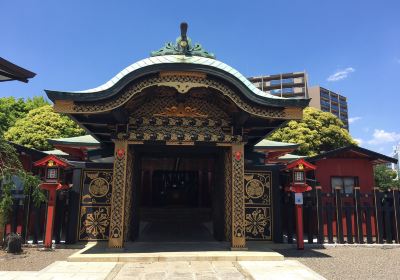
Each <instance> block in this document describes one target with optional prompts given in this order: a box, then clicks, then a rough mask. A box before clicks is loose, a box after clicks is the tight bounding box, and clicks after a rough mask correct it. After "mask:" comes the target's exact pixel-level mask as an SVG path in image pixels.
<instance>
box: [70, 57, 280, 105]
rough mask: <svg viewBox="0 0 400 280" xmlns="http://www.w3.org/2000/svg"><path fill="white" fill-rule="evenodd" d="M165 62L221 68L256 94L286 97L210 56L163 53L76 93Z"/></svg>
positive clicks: (110, 84)
mask: <svg viewBox="0 0 400 280" xmlns="http://www.w3.org/2000/svg"><path fill="white" fill-rule="evenodd" d="M167 63H171V64H173V63H188V64H197V65H205V66H210V67H214V68H216V69H219V70H223V71H225V72H227V73H229V74H231V75H233V76H234V77H236V78H237V79H238V80H240V81H241V82H242V83H243V84H244V85H245V86H246V87H247V88H249V89H250V90H251V91H252V92H253V93H254V94H256V95H259V96H263V97H268V98H274V99H286V98H282V97H278V96H275V95H272V94H268V93H265V92H263V91H261V90H259V89H258V88H257V87H256V86H254V85H253V83H252V82H250V81H249V80H248V79H247V78H246V77H244V76H243V75H242V74H240V73H239V71H237V70H236V69H234V68H232V67H231V66H229V65H227V64H225V63H223V62H221V61H218V60H215V59H211V58H206V57H200V56H184V55H163V56H154V57H149V58H145V59H142V60H140V61H138V62H135V63H133V64H132V65H129V66H128V67H126V68H125V69H124V70H122V71H121V72H119V73H118V74H117V75H116V76H115V77H114V78H112V79H111V80H109V81H108V82H107V83H105V84H103V85H101V86H98V87H96V88H92V89H88V90H84V91H77V93H94V92H98V91H103V90H107V89H109V88H111V87H112V86H113V85H115V84H116V83H117V82H118V81H119V80H121V79H122V78H123V77H125V76H126V75H128V74H129V73H131V72H134V71H136V70H138V69H140V68H143V67H147V66H150V65H156V64H167Z"/></svg>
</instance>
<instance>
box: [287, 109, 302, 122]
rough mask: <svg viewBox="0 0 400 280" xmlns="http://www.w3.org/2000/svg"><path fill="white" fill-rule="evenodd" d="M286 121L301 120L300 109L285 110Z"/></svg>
mask: <svg viewBox="0 0 400 280" xmlns="http://www.w3.org/2000/svg"><path fill="white" fill-rule="evenodd" d="M284 112H285V116H286V119H293V120H301V119H302V118H303V109H302V108H285V110H284Z"/></svg>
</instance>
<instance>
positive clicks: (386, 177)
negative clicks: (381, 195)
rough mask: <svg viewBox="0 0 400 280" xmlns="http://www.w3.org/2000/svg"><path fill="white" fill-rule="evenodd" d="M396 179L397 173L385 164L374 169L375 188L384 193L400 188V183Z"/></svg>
mask: <svg viewBox="0 0 400 280" xmlns="http://www.w3.org/2000/svg"><path fill="white" fill-rule="evenodd" d="M396 177H397V173H396V172H395V171H394V170H392V169H390V168H387V167H386V166H385V165H383V164H380V165H376V166H375V168H374V178H375V186H376V187H378V188H380V189H381V190H383V191H386V190H389V189H393V188H400V181H399V180H398V179H397V178H396Z"/></svg>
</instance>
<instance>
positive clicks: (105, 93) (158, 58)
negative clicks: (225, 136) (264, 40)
mask: <svg viewBox="0 0 400 280" xmlns="http://www.w3.org/2000/svg"><path fill="white" fill-rule="evenodd" d="M186 31H187V24H186V23H182V24H181V36H180V37H178V39H177V41H176V43H175V44H174V43H168V44H167V45H166V46H165V47H164V48H162V49H161V50H159V51H156V52H153V53H152V54H151V55H152V57H149V58H145V59H142V60H140V61H138V62H135V63H133V64H132V65H130V66H128V67H126V68H125V69H124V70H122V71H121V72H119V73H118V74H117V75H116V76H115V77H113V78H112V79H111V80H109V81H108V82H106V83H105V84H103V85H101V86H98V87H96V88H92V89H88V90H84V91H75V92H71V91H70V92H67V91H52V90H46V93H47V95H48V97H49V98H50V99H51V100H52V101H55V100H73V101H77V102H93V101H99V100H105V99H108V98H111V97H113V96H114V95H116V94H118V93H119V92H120V91H121V90H122V89H123V88H124V87H125V86H127V85H128V84H129V83H131V82H132V81H134V80H135V79H139V78H142V77H144V76H145V75H152V74H156V73H159V72H160V71H195V72H203V73H206V74H207V75H210V76H213V77H216V78H220V79H222V80H224V81H226V82H229V83H231V84H233V85H234V86H235V87H236V88H237V89H238V90H239V92H241V93H243V94H244V95H245V96H246V97H247V98H248V99H250V100H251V101H253V102H255V103H257V104H260V105H264V106H277V107H289V106H293V107H301V108H305V107H306V106H308V103H309V101H310V100H309V99H304V98H283V97H279V96H275V95H272V94H269V93H266V92H263V91H261V90H260V89H258V88H257V87H256V86H255V85H254V84H253V83H251V82H250V81H249V80H248V79H247V78H246V77H244V76H243V75H242V74H240V73H239V71H237V70H236V69H234V68H233V67H231V66H229V65H227V64H225V63H223V62H221V61H218V60H216V59H214V58H215V57H214V55H213V54H211V53H208V52H206V51H205V50H204V49H203V48H202V47H201V45H199V44H194V45H192V43H191V40H190V38H189V37H187V36H186Z"/></svg>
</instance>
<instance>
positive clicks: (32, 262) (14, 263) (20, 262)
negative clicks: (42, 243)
mask: <svg viewBox="0 0 400 280" xmlns="http://www.w3.org/2000/svg"><path fill="white" fill-rule="evenodd" d="M23 250H24V251H23V253H22V254H18V255H13V254H7V253H6V252H5V251H0V271H39V270H41V269H43V268H45V267H46V266H48V265H49V264H51V263H53V262H55V261H65V260H66V259H67V257H68V256H70V255H72V254H73V253H75V252H77V251H79V249H56V250H54V251H39V250H38V249H37V248H23Z"/></svg>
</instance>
